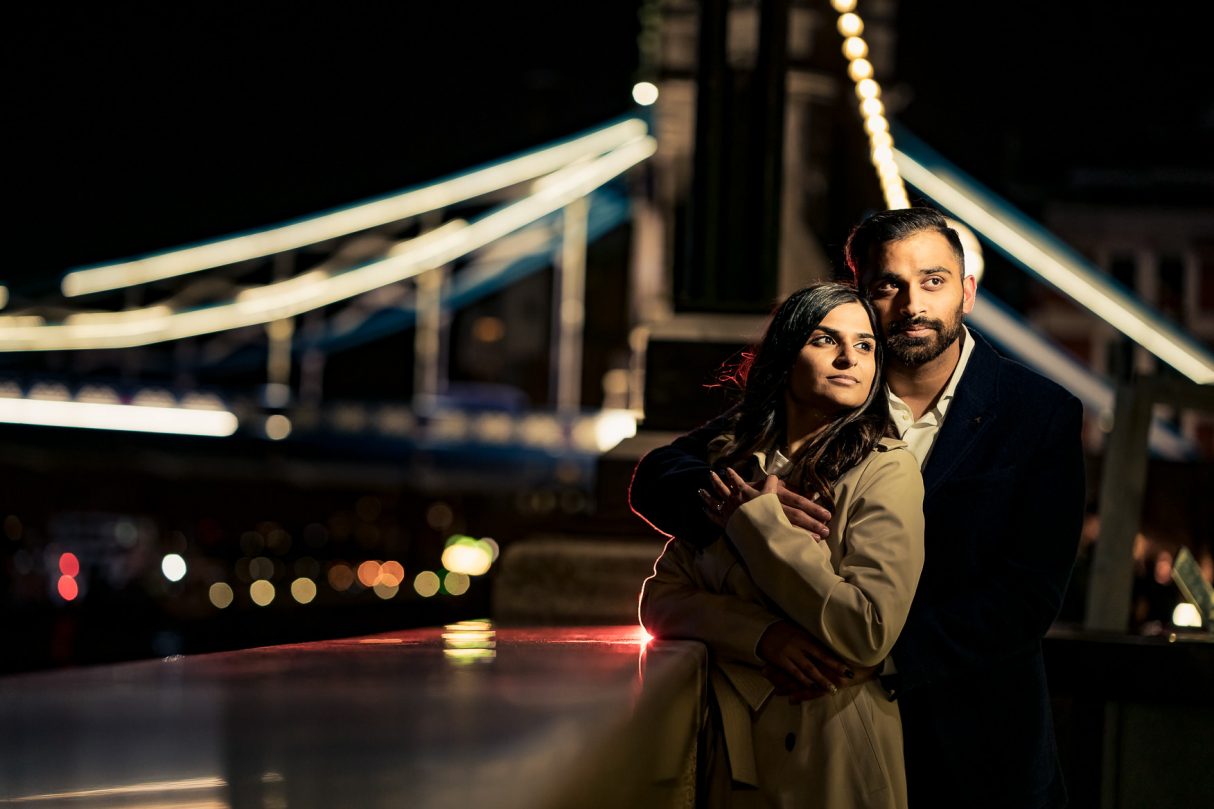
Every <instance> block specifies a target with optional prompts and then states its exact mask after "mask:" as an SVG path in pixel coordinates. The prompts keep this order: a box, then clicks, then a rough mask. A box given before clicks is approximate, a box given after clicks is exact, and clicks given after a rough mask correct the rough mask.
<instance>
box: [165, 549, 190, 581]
mask: <svg viewBox="0 0 1214 809" xmlns="http://www.w3.org/2000/svg"><path fill="white" fill-rule="evenodd" d="M160 572H161V573H163V574H164V577H165V578H166V579H168V580H169V581H181V580H182V579H184V578H185V573H186V564H185V559H182V558H181V555H180V554H177V553H167V554H165V556H164V558H163V559H161V560H160Z"/></svg>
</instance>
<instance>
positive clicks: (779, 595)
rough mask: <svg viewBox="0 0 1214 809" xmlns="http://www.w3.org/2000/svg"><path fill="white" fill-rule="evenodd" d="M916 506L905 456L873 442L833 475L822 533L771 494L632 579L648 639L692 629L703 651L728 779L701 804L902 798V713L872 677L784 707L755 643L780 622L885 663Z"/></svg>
mask: <svg viewBox="0 0 1214 809" xmlns="http://www.w3.org/2000/svg"><path fill="white" fill-rule="evenodd" d="M758 460H759V466H760V469H764V468H766V467H765V459H764V458H763V457H762V455H761V454H760V455H759V457H758ZM922 503H923V481H922V477H921V475H920V472H919V466H918V463H917V462H916V461H915V459H914V456H912V455H911V453H910V452H909V450H907V449H906V445H905V444H904V443H903V442H901V441H897V440H894V439H883V440H882V441H881V444H880V445H879V446H878V447H877V449H876V450H874V451H873V452H872V453H871V454H870V455H869V456H868V457H867V458H865V459H864V460H863V461H862V462H861V463H860V464H859V465H857V466H856V467H854V468H852V469H850V470H849V471H848V472H846V473H845V474H844V475H843V476H842V477H840V478H839V480H838V481H837V482H836V484H835V512H834V516H833V518H832V520H831V532H830V536H829V537H828V538H827V539H826V540H825V541H822V542H815V541H814V540H813V539H811V538H810V537H809V536H808V534H807V533H806V532H804V531H802V530H801V529H798V528H795V527H794V526H793V525H792V524H790V523H789V522H788V519H787V517H785V516H784V512H783V510H782V509H781V508H780V505H779V501H778V500H777V499H776V497H775V495H763V496H761V497H758V498H756V499H755V500H753V501H751V502H750V503H747V504H746V505H745V506H743V507H741V508H739V509H738V510H737V511H736V512H735V513H734V515H733V517H732V518H731V519H730V521H729V523H728V525H727V526H726V533H727V534H728V536H729V541H726V540H725V539H724V538H722V539H719V540H717V541H716V542H714V543H712V544H711V545H709V546H708V547H706V548H704V549H702V550H697V549H695V548H694V547H692V546H689V545H688V544H686V543H681V542H679V541H678V540H677V539H673V540H671V541H670V542H669V543H667V545H666V548H665V550H664V551H663V553H662V556H661V557H660V558H659V559H658V561H657V564H656V565H655V566H654V574H653V576H651V577H650V578H649V579H647V580H646V581H645V584H644V587H643V588H642V594H641V621H642V623H643V624H644V625H645V627H646V629H647V630H648V631H649V632H650V633H652V634H653V635H655V636H657V637H671V638H694V639H697V640H701V641H703V642H704V643H705V644H706V645H707V646H708V647H709V649H710V651H711V652H712V655H713V660H714V663H713V666H712V669H711V671H710V681H711V684H712V689H713V695H714V697H715V699H716V703H717V706H718V707H719V710H720V719H721V727H720V728H719V729H718V730H719V731H720V732H722V733H723V735H724V740H725V748H726V755H727V762H728V764H727V766H728V770H729V773H730V775H731V776H732V778H725V777H724V776H723V774H722V773H717V774H716V776H717V777H716V778H711V781H712V783H713V784H714V787H713V792H714V793H715V794H713V795H710V796H709V798H710V801H709V802H710V803H711V804H713V805H721V806H734V807H738V806H742V807H745V806H773V807H785V806H788V807H831V808H832V809H835V808H838V809H847V807H866V808H867V807H904V806H905V805H906V776H905V768H904V765H903V756H902V725H901V720H900V719H899V716H898V709H897V706H896V705H894V704H893V703H891V702H890V701H889V700H888V699H887V698H886V697H885V694H884V692H883V691H882V689H881V686H880V685H879V684H878V683H877V682H876V681H875V680H869V681H868V682H865V683H862V684H861V685H858V686H853V687H850V688H844V689H841V690H840V691H839V693H838V695H836V696H825V697H822V698H819V699H816V700H812V701H810V702H807V703H803V704H802V705H799V706H792V705H790V704H789V703H788V701H787V700H786V699H782V698H780V697H776V696H773V695H772V686H771V684H770V683H769V682H768V681H767V680H766V678H764V677H763V676H762V674H761V673H760V671H759V669H760V667H761V665H762V661H760V660H759V658H758V656H757V654H756V651H755V650H756V648H757V646H758V642H759V639H760V637H761V636H762V635H763V632H764V630H766V629H767V627H768V626H770V625H771V624H772V623H774V622H775V621H777V620H780V619H781V618H784V617H787V618H789V619H791V620H792V621H794V622H796V623H797V624H799V625H801V626H802V627H804V628H805V629H807V630H808V631H809V632H811V633H812V634H813V635H815V636H816V637H817V638H819V639H820V640H821V641H823V642H824V643H826V644H828V645H829V646H831V647H832V648H834V649H835V650H836V651H838V652H839V653H840V654H841V655H842V656H844V657H846V658H848V659H850V660H852V661H854V662H856V663H859V664H862V665H876V664H878V663H880V662H881V661H882V660H884V659H885V657H886V655H887V654H888V653H889V651H890V649H891V648H892V647H893V644H894V641H895V640H897V637H898V633H899V632H900V631H901V630H902V626H903V624H904V622H905V621H906V615H907V611H908V610H909V609H910V603H911V598H912V596H913V595H914V592H915V585H916V584H917V583H918V579H919V573H920V571H921V569H922V566H923V506H922ZM721 763H722V764H723V763H724V762H721ZM731 780H732V782H733V783H732V787H731V785H730V781H731Z"/></svg>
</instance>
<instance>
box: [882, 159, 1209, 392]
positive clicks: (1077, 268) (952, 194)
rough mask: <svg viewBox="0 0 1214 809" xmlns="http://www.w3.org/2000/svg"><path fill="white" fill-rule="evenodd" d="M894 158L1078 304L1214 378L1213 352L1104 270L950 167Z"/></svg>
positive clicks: (913, 180) (1180, 365) (1195, 376)
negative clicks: (1012, 218) (1019, 218)
mask: <svg viewBox="0 0 1214 809" xmlns="http://www.w3.org/2000/svg"><path fill="white" fill-rule="evenodd" d="M894 159H895V160H896V161H897V163H898V168H899V169H900V170H901V172H902V176H903V177H905V178H906V180H907V182H909V183H910V184H911V185H913V186H915V187H916V188H918V189H919V190H920V191H922V192H923V193H924V194H926V195H927V196H929V197H931V198H932V199H934V200H935V201H936V202H937V203H938V204H939V205H940V206H941V207H943V208H945V209H947V210H949V211H951V212H952V213H953V214H954V215H956V216H957V218H958V219H961V220H962V221H964V222H965V223H966V224H968V225H969V226H970V227H972V228H973V229H974V230H975V231H977V232H978V233H980V234H982V235H983V236H985V237H986V238H987V239H989V240H990V241H991V242H992V243H994V244H995V245H996V246H997V247H999V248H1000V249H1001V250H1003V251H1005V252H1006V253H1008V255H1010V256H1012V257H1013V258H1015V259H1016V260H1017V261H1019V262H1021V263H1022V264H1024V265H1025V266H1026V267H1028V268H1030V269H1031V270H1032V271H1033V272H1035V273H1037V274H1038V275H1040V276H1041V277H1042V278H1043V279H1045V280H1046V281H1047V282H1049V283H1050V284H1051V285H1053V286H1054V287H1055V288H1057V289H1058V290H1059V291H1061V292H1063V293H1064V294H1066V295H1067V296H1068V297H1070V298H1071V299H1072V300H1074V301H1075V302H1076V303H1078V304H1080V305H1081V306H1084V307H1086V308H1087V309H1088V310H1089V311H1090V312H1092V313H1093V314H1095V315H1096V316H1097V317H1099V318H1100V319H1101V320H1103V321H1105V322H1106V323H1108V324H1109V325H1110V326H1112V327H1113V328H1115V329H1117V330H1118V331H1120V332H1121V333H1122V334H1124V335H1125V336H1127V337H1129V338H1130V339H1131V340H1133V341H1134V342H1136V343H1138V344H1139V345H1140V346H1142V347H1143V348H1145V349H1146V350H1147V351H1150V352H1151V353H1152V354H1154V355H1155V356H1156V357H1158V358H1159V359H1161V360H1163V361H1164V362H1166V363H1167V364H1168V365H1171V366H1172V367H1173V368H1175V369H1176V370H1177V371H1180V372H1181V373H1182V374H1184V375H1185V376H1187V377H1188V378H1189V379H1191V380H1193V381H1194V382H1196V383H1198V384H1201V385H1204V384H1210V383H1214V357H1211V355H1210V354H1209V352H1207V351H1205V350H1204V349H1202V348H1201V347H1200V346H1199V345H1197V344H1196V343H1195V342H1194V341H1193V340H1192V339H1191V338H1190V337H1188V336H1187V335H1185V334H1184V333H1182V332H1181V331H1179V330H1178V329H1176V328H1174V327H1172V326H1171V325H1170V324H1169V323H1168V322H1167V321H1166V320H1165V319H1164V318H1163V317H1162V316H1161V315H1159V314H1157V313H1155V312H1152V311H1151V310H1150V309H1148V308H1147V307H1146V306H1144V305H1142V304H1141V303H1140V302H1138V301H1137V300H1135V299H1134V298H1133V297H1131V296H1130V295H1128V294H1126V293H1125V292H1124V291H1122V290H1120V289H1118V288H1117V287H1115V286H1114V285H1113V284H1112V283H1110V282H1109V280H1108V279H1107V278H1105V277H1104V276H1103V274H1101V273H1099V272H1097V271H1095V270H1092V269H1089V268H1087V267H1085V266H1083V265H1082V264H1080V263H1079V262H1078V261H1076V260H1074V259H1072V258H1070V257H1069V256H1067V255H1066V254H1065V253H1064V251H1063V249H1060V247H1059V246H1057V245H1055V244H1051V243H1050V241H1049V240H1048V238H1042V237H1040V236H1037V235H1034V234H1032V233H1030V232H1029V231H1028V230H1027V229H1026V228H1023V227H1019V226H1017V225H1015V224H1010V223H1008V222H1005V221H1004V220H1003V219H1001V218H1000V217H999V216H998V215H996V213H995V212H996V211H998V210H999V209H1000V208H1001V207H1003V206H1001V205H1000V204H999V202H998V201H997V200H995V199H993V198H991V197H989V196H988V195H987V194H986V193H984V192H982V191H981V190H979V189H977V188H976V187H974V186H972V185H970V184H969V183H967V182H965V181H964V180H962V179H961V178H959V177H956V176H953V175H952V174H951V172H949V171H947V170H945V169H943V168H941V167H937V168H936V169H935V170H932V169H929V168H927V167H926V166H924V165H923V164H922V163H920V162H919V161H917V160H915V159H914V158H912V157H910V156H909V155H907V154H906V153H905V152H902V151H899V150H897V149H895V150H894Z"/></svg>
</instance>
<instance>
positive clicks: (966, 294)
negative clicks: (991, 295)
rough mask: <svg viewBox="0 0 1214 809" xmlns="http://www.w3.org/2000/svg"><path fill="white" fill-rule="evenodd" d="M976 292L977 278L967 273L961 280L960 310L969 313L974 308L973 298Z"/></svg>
mask: <svg viewBox="0 0 1214 809" xmlns="http://www.w3.org/2000/svg"><path fill="white" fill-rule="evenodd" d="M977 294H978V279H977V278H975V277H974V276H972V275H967V276H965V278H963V279H962V280H961V311H962V312H964V313H965V314H967V315H968V314H969V313H970V312H972V311H973V310H974V298H975V296H977Z"/></svg>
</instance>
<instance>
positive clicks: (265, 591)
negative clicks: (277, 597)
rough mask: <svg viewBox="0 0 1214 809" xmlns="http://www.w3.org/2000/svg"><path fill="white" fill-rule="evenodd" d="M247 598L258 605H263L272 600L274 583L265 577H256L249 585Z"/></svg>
mask: <svg viewBox="0 0 1214 809" xmlns="http://www.w3.org/2000/svg"><path fill="white" fill-rule="evenodd" d="M249 598H251V599H253V603H254V604H256V605H257V606H259V607H265V606H268V605H269V604H270V602H271V601H273V600H274V585H273V584H271V583H270V582H268V581H266V580H265V579H258V580H257V581H255V582H253V583H252V584H250V585H249Z"/></svg>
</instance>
